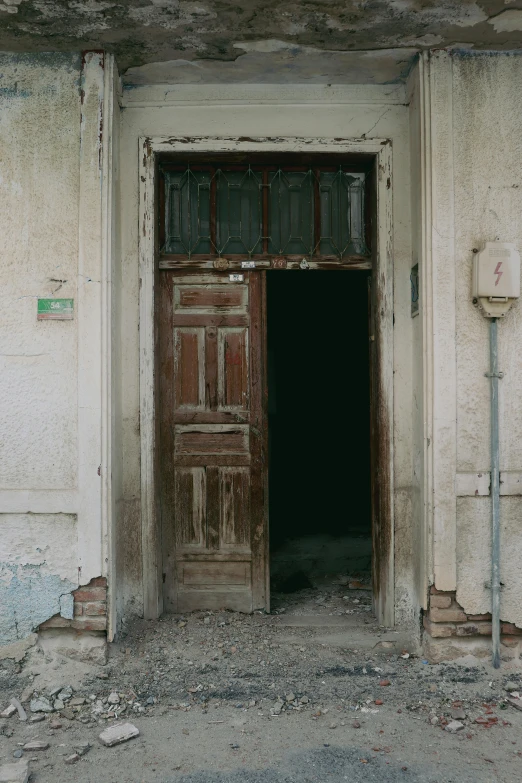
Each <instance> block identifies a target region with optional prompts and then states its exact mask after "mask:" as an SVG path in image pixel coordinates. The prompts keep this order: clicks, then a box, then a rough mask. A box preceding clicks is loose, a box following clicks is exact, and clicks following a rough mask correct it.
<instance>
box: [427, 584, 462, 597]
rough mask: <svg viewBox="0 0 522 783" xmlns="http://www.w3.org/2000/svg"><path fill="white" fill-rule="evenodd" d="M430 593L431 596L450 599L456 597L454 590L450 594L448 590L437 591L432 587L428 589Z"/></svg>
mask: <svg viewBox="0 0 522 783" xmlns="http://www.w3.org/2000/svg"><path fill="white" fill-rule="evenodd" d="M430 593H431V595H450V596H451V597H452V598H455V595H456V593H455V591H454V590H453V591H452V592H450V591H448V590H437V588H436V587H435V585H432V586H431V587H430Z"/></svg>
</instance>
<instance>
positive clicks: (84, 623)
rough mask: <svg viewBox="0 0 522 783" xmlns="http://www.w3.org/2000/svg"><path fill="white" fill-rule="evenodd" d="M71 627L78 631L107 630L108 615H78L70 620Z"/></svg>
mask: <svg viewBox="0 0 522 783" xmlns="http://www.w3.org/2000/svg"><path fill="white" fill-rule="evenodd" d="M70 624H71V628H75V629H76V630H77V631H105V630H106V628H107V618H106V617H78V619H77V620H70Z"/></svg>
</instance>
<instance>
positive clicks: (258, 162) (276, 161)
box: [156, 152, 375, 269]
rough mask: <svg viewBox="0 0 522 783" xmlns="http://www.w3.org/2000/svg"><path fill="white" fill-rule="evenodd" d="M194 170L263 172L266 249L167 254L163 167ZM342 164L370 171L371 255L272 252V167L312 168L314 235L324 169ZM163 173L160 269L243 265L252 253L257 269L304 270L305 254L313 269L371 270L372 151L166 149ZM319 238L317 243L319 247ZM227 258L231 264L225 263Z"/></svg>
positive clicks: (369, 222) (369, 229)
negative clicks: (282, 152) (357, 153)
mask: <svg viewBox="0 0 522 783" xmlns="http://www.w3.org/2000/svg"><path fill="white" fill-rule="evenodd" d="M189 166H190V168H191V169H192V170H193V171H203V170H204V171H212V169H214V170H215V169H217V168H219V169H221V170H224V171H242V170H245V169H246V167H248V166H249V167H250V168H251V169H252V170H253V171H256V172H260V173H261V174H262V176H263V184H264V185H265V187H264V188H263V201H262V219H263V226H262V239H263V253H258V254H250V255H249V254H248V253H230V254H228V253H226V252H225V253H217V252H213V253H206V254H196V253H191V254H190V256H189V255H187V254H181V253H165V252H164V251H162V248H163V247H164V245H165V187H164V178H163V172H169V171H175V172H180V171H185V170H186V169H187V168H188V167H189ZM339 166H342V168H343V171H345V172H347V173H350V172H352V173H354V174H365V175H366V179H365V182H364V196H365V198H364V239H365V244H366V247H367V248H368V251H369V253H368V254H354V253H352V254H347V255H346V256H344V257H342V258H339V256H337V255H320V254H319V253H317V252H314V253H313V254H312V255H309V254H303V253H300V254H282V255H281V254H277V253H269V252H268V211H269V208H268V188H267V187H266V186H267V185H268V172H269V171H270V170H271V169H273V168H275V167H278V168H281V169H284V170H285V171H303V172H305V171H313V172H314V174H315V180H314V220H315V225H314V236H315V237H320V236H321V213H320V190H319V176H318V175H319V172H322V171H337V170H338V168H339ZM157 176H158V210H157V213H156V214H157V226H158V245H159V268H160V269H180V268H187V269H211V268H214V267H215V266H216V262H217V261H218V259H219V260H220V263H221V266H220V267H219V268H221V269H223V268H230V269H239V268H241V262H242V261H243V260H245V258H247V257H248V260H251V261H254V262H255V264H256V268H259V269H271V268H278V269H281V268H285V269H300V268H302V267H301V263H302V261H303V259H305V260H306V262H307V263H308V266H309V268H311V269H335V268H339V267H347V266H349V267H351V268H354V269H371V255H372V241H373V233H374V231H373V219H374V215H375V209H374V205H375V167H374V165H373V157H372V156H368V155H361V156H354V155H352V154H350V153H348V154H346V155H342V154H335V153H334V154H326V155H325V154H321V153H311V154H307V155H304V154H303V153H299V152H298V153H292V152H289V153H286V154H285V155H280V154H277V153H276V154H273V155H271V154H270V153H253V154H252V155H249V156H246V155H244V154H238V153H230V154H223V153H216V154H215V155H213V156H209V155H208V154H207V153H199V154H198V153H195V154H192V155H187V154H186V153H185V154H183V153H182V154H177V153H166V154H164V155H159V156H158V159H157ZM212 182H213V183H214V187H212V185H211V188H210V241H211V244H213V245H214V247H215V236H216V187H215V182H216V181H215V179H212ZM318 246H319V243H316V248H318ZM224 262H226V264H227V266H226V267H225V266H224Z"/></svg>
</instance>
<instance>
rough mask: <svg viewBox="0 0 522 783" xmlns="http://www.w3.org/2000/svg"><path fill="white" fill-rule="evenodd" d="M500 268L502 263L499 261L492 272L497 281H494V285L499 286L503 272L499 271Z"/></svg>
mask: <svg viewBox="0 0 522 783" xmlns="http://www.w3.org/2000/svg"><path fill="white" fill-rule="evenodd" d="M501 266H502V261H499V262H498V264H497V266H496V268H495V271H494V272H493V274H495V275H496V276H497V279H496V280H495V285H498V284H499V281H500V278H501V277H502V275H503V274H504V272H501V271H500V267H501Z"/></svg>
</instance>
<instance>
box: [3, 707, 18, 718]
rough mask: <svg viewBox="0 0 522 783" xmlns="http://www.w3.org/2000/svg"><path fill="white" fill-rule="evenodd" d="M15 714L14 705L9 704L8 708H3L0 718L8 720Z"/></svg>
mask: <svg viewBox="0 0 522 783" xmlns="http://www.w3.org/2000/svg"><path fill="white" fill-rule="evenodd" d="M15 712H16V707H15V706H14V704H10V705H9V706H8V707H6V708H5V710H4V711H3V712H0V718H10V717H11V715H14V714H15Z"/></svg>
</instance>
